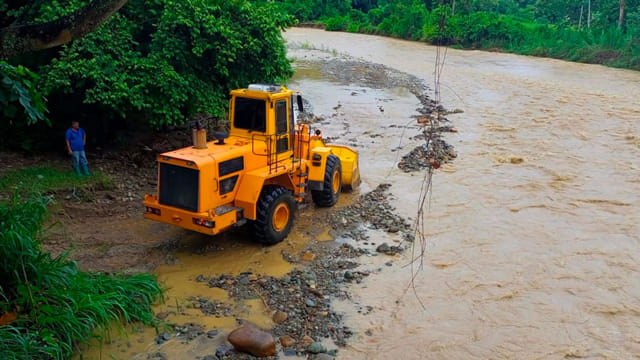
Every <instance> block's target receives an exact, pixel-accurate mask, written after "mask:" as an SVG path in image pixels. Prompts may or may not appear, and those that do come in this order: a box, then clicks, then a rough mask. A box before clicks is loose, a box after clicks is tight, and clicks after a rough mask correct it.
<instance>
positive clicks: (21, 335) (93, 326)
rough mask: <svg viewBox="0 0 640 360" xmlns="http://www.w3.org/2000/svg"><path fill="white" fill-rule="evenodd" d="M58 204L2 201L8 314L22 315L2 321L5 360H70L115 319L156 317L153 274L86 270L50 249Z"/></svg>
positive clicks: (0, 267) (0, 296) (0, 299)
mask: <svg viewBox="0 0 640 360" xmlns="http://www.w3.org/2000/svg"><path fill="white" fill-rule="evenodd" d="M50 202H51V199H50V198H47V197H43V196H41V195H37V194H35V195H31V197H30V198H28V199H26V200H21V199H20V198H19V197H18V196H15V197H14V198H13V199H12V200H11V201H9V202H8V203H3V204H0V241H1V242H2V246H0V259H2V261H1V262H0V313H10V312H15V313H17V314H18V318H17V319H16V320H15V321H14V322H12V323H10V324H9V325H4V326H0V358H2V359H45V360H46V359H67V358H69V357H70V356H71V354H72V350H73V348H74V346H75V345H76V344H77V343H78V342H84V341H86V340H87V339H89V337H90V336H91V334H92V333H93V332H94V331H95V330H98V329H104V328H105V327H107V326H108V325H109V324H111V323H113V322H122V321H124V322H127V323H128V322H133V321H140V322H143V323H146V324H152V323H153V322H154V317H153V312H152V310H151V304H152V303H153V302H154V301H156V300H157V299H158V298H159V297H160V296H161V293H162V291H161V289H160V287H159V286H158V283H157V281H156V279H155V278H154V277H153V276H151V275H148V274H140V275H134V276H123V275H106V274H97V273H86V272H82V271H80V270H78V267H77V265H76V263H75V262H72V261H69V260H68V259H67V258H66V257H65V256H64V255H63V256H60V257H56V258H53V257H51V256H50V255H49V254H48V253H45V252H43V251H42V249H41V247H40V244H39V242H38V241H37V238H38V235H39V233H40V228H41V224H42V222H43V220H44V218H45V216H46V214H47V205H48V204H49V203H50Z"/></svg>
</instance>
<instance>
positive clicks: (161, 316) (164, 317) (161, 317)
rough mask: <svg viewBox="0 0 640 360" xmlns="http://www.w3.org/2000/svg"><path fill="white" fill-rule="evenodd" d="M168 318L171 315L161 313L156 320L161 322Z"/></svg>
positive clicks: (164, 312)
mask: <svg viewBox="0 0 640 360" xmlns="http://www.w3.org/2000/svg"><path fill="white" fill-rule="evenodd" d="M167 316H169V313H168V312H166V311H163V312H159V313H157V314H156V318H157V319H159V320H164V319H166V318H167Z"/></svg>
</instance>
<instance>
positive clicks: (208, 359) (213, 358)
mask: <svg viewBox="0 0 640 360" xmlns="http://www.w3.org/2000/svg"><path fill="white" fill-rule="evenodd" d="M202 360H220V358H219V357H217V356H215V355H207V356H205V357H203V358H202Z"/></svg>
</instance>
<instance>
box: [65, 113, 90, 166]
mask: <svg viewBox="0 0 640 360" xmlns="http://www.w3.org/2000/svg"><path fill="white" fill-rule="evenodd" d="M66 141H67V151H68V152H69V155H71V163H72V164H73V170H75V172H76V174H77V175H78V177H82V176H91V173H90V172H89V166H88V164H87V156H86V154H85V152H84V145H85V144H86V143H87V133H86V132H85V131H84V129H82V128H81V127H80V123H79V122H77V121H72V122H71V127H70V128H69V129H68V130H67V136H66Z"/></svg>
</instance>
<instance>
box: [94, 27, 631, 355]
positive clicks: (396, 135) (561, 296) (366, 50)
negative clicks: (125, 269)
mask: <svg viewBox="0 0 640 360" xmlns="http://www.w3.org/2000/svg"><path fill="white" fill-rule="evenodd" d="M285 38H286V39H287V41H288V42H289V44H290V53H289V56H290V57H292V58H295V59H296V62H295V66H296V69H297V73H296V76H295V77H294V79H292V81H291V83H290V84H289V87H290V88H292V89H295V90H300V91H301V92H302V93H303V94H304V95H305V97H306V98H307V99H309V100H310V102H311V104H312V106H313V111H314V113H315V114H316V115H322V116H323V117H324V118H325V120H324V121H322V122H321V123H320V124H316V125H317V126H318V127H320V128H322V129H323V130H324V134H325V136H328V137H331V138H333V139H335V140H334V141H335V142H336V143H343V144H350V145H352V146H354V147H356V148H357V149H358V150H359V151H360V154H361V173H362V174H361V175H362V178H363V185H362V189H361V190H360V191H361V192H365V191H368V190H371V189H372V188H375V187H376V186H377V185H378V184H380V183H391V184H392V187H391V189H390V191H391V193H392V194H393V200H392V202H393V205H394V206H395V207H396V208H397V212H398V213H399V214H401V215H403V216H405V217H410V218H412V219H415V216H416V213H417V210H418V196H419V193H420V186H421V184H422V181H423V177H424V174H423V173H420V172H416V173H404V172H402V171H400V170H399V169H397V167H396V166H395V165H396V164H397V161H398V160H399V156H402V155H404V154H406V153H408V152H409V151H410V150H411V149H413V148H414V147H415V146H417V145H418V144H420V142H419V140H413V139H411V137H413V136H415V135H417V134H418V132H419V128H418V127H417V126H414V125H415V120H413V119H411V116H412V115H416V112H415V109H416V108H417V107H418V106H419V102H418V100H417V99H416V97H415V96H414V95H412V94H411V93H410V92H409V91H408V90H407V89H406V88H403V87H389V88H374V87H368V86H366V85H363V84H362V83H359V82H358V81H352V83H346V82H344V81H338V80H336V78H335V76H328V75H327V74H325V73H324V72H323V71H322V67H321V66H319V65H318V64H321V63H322V62H326V61H328V60H331V59H336V58H337V59H345V58H349V59H351V60H354V59H355V60H357V61H361V62H372V63H378V64H383V65H386V66H388V67H390V68H393V69H396V70H398V71H401V72H405V73H408V74H411V75H414V76H416V77H418V78H420V79H423V80H424V81H425V82H426V83H427V84H429V85H432V84H431V83H432V74H433V71H434V59H435V54H436V49H435V48H434V47H431V46H427V45H425V44H421V43H414V42H408V41H401V40H394V39H389V38H384V37H375V36H366V35H359V34H347V33H331V32H324V31H321V30H314V29H302V28H296V29H290V30H288V31H287V32H286V33H285ZM441 89H442V104H443V105H444V106H445V107H446V108H448V109H461V110H463V111H464V112H463V113H459V114H455V115H449V119H450V120H451V121H452V123H453V125H454V126H455V127H456V128H457V129H458V131H459V132H458V133H455V134H449V135H447V136H446V138H447V141H448V142H449V143H451V144H452V145H454V146H455V148H456V151H457V153H458V158H457V159H456V160H455V161H454V162H453V163H450V164H445V165H444V166H443V167H442V168H440V169H439V170H437V171H436V173H435V176H434V178H433V192H432V195H431V198H430V205H429V209H428V211H427V212H425V214H424V220H425V224H426V227H425V229H426V230H425V234H424V235H425V236H426V239H427V244H426V250H427V251H426V255H425V256H424V258H423V259H422V260H423V263H424V267H423V268H422V269H417V263H414V265H415V266H410V264H411V258H412V251H411V249H409V250H408V251H407V252H405V253H404V254H403V255H400V256H395V257H389V256H386V255H380V256H368V257H363V258H361V262H362V265H361V267H362V268H363V269H364V270H371V271H372V272H375V273H374V274H372V275H371V276H369V277H368V278H367V279H366V280H365V281H363V282H362V283H361V284H355V285H353V286H351V288H350V290H351V294H352V299H350V300H348V301H341V302H336V303H335V307H336V308H337V309H338V310H340V311H341V312H343V313H344V314H345V323H346V325H347V326H349V327H351V328H352V329H354V330H355V335H354V337H353V338H351V339H350V340H349V341H348V345H347V347H346V348H341V349H340V351H339V354H338V358H339V359H391V358H400V357H401V358H403V359H565V358H584V359H633V358H639V357H640V100H639V99H640V73H639V72H633V71H626V70H618V69H610V68H605V67H602V66H594V65H584V64H576V63H568V62H563V61H557V60H550V59H540V58H532V57H522V56H516V55H510V54H499V53H488V52H480V51H457V50H451V49H450V50H448V52H447V57H446V65H445V68H444V72H443V76H442V86H441ZM407 125H408V126H407ZM353 199H355V196H353V195H352V196H345V197H343V198H341V203H340V204H339V205H344V204H346V203H348V202H349V201H353ZM314 211H317V210H314V209H312V208H311V209H306V210H304V211H303V212H302V214H301V215H300V219H299V221H298V224H297V225H296V229H295V230H294V233H293V235H292V236H291V237H290V239H288V240H287V241H285V242H284V243H282V244H279V245H277V246H275V247H273V248H270V249H267V250H265V249H264V248H262V247H259V246H254V245H251V244H249V243H247V242H242V243H240V244H235V243H234V242H233V240H229V239H226V238H225V239H223V240H222V241H221V243H220V244H222V245H218V248H216V250H215V251H210V252H209V253H208V254H205V256H201V255H193V254H179V256H178V259H179V261H178V264H176V265H173V266H163V267H161V268H159V269H158V270H157V274H158V275H159V277H160V279H161V280H163V281H165V283H166V284H168V285H169V286H170V287H171V288H172V289H173V290H170V293H169V295H168V298H169V301H167V303H166V304H164V305H161V306H160V307H159V308H158V310H159V311H163V310H170V309H171V307H172V306H175V307H178V306H179V302H180V299H181V298H184V297H185V296H187V295H193V296H202V295H206V296H208V297H210V298H214V299H226V298H227V295H226V294H225V293H224V291H222V292H220V291H218V290H220V289H209V288H207V287H206V286H204V285H202V284H197V283H195V282H194V278H195V277H196V276H197V275H198V274H202V273H205V274H209V275H214V274H220V273H223V272H225V271H228V272H231V273H239V272H241V271H246V270H247V269H248V270H250V271H254V272H257V273H264V274H270V275H273V276H280V275H283V274H284V273H286V272H287V271H289V270H290V269H291V267H292V265H291V264H289V263H288V262H286V261H284V260H283V259H282V256H281V255H280V254H281V252H282V251H289V252H295V251H299V250H300V249H302V248H304V245H305V244H306V242H308V241H309V231H308V227H313V226H314V222H313V220H312V219H313V217H314V216H317V214H314ZM323 211H325V210H323ZM326 211H330V210H326ZM321 215H322V216H325V215H326V214H321ZM140 226H141V228H143V227H145V226H149V225H140ZM154 226H155V225H154ZM145 229H146V228H143V230H145ZM145 231H146V230H145ZM314 231H315V232H314V234H315V235H314V237H315V238H316V240H331V237H329V236H328V234H327V232H326V231H327V229H326V228H325V229H315V230H314ZM155 236H158V232H156V234H155ZM369 236H370V239H371V240H372V241H375V242H377V243H381V242H389V243H392V242H394V241H395V242H397V241H398V240H399V238H398V236H396V235H394V234H387V233H382V232H376V231H373V230H371V231H370V232H369ZM335 241H347V240H346V239H340V238H338V239H335ZM416 245H418V244H417V243H416ZM233 259H242V260H241V261H237V260H233ZM389 262H390V263H389ZM386 263H389V264H386ZM385 265H387V266H385ZM388 265H392V266H388ZM380 268H382V269H383V270H382V271H377V269H380ZM412 274H415V280H414V282H413V284H412V283H411V282H410V279H411V277H412ZM242 306H243V308H244V309H245V318H249V319H250V320H252V321H253V322H255V323H257V324H259V325H261V326H264V327H269V326H271V325H273V324H272V323H271V320H270V317H269V316H268V314H266V313H265V309H264V306H263V304H261V303H259V302H256V303H247V304H242ZM367 306H369V307H370V311H364V312H363V311H361V310H362V309H363V307H367ZM183 316H185V318H182V319H171V320H174V321H199V322H200V323H204V324H205V325H206V326H207V329H208V328H209V327H217V328H220V329H223V330H225V329H227V330H228V329H230V328H233V326H234V325H235V324H234V321H233V319H232V318H227V319H225V318H222V319H209V320H207V321H205V320H202V319H201V316H200V315H199V311H193V312H192V313H191V315H189V313H188V312H187V314H186V315H184V314H183ZM147 335H148V336H147V337H145V335H144V334H143V335H140V336H138V335H136V336H133V337H131V338H130V340H128V341H130V344H128V349H127V350H122V349H121V348H119V349H118V350H113V352H110V350H109V347H108V346H105V347H103V355H102V357H103V358H105V356H106V355H107V354H110V356H112V357H116V358H136V359H147V358H148V355H147V354H144V352H145V351H146V352H150V351H156V350H157V348H156V347H154V346H155V345H153V336H154V335H153V334H147ZM114 343H116V344H117V343H118V341H114ZM131 343H133V345H131ZM211 346H213V345H207V344H203V343H198V342H196V343H195V344H191V345H184V344H180V343H178V342H177V341H170V342H167V343H166V344H164V345H163V346H162V347H161V348H159V350H160V351H162V352H163V353H164V354H165V355H166V357H167V358H169V359H174V358H175V359H183V358H184V359H187V358H189V359H191V358H195V357H196V356H204V355H208V354H211V353H212V352H214V351H212V347H211ZM213 349H215V348H213ZM136 352H138V355H136ZM140 352H142V353H143V354H140ZM91 354H92V353H91V352H88V353H86V354H85V358H98V356H96V355H95V354H94V355H91ZM92 356H93V357H92ZM106 358H108V357H106Z"/></svg>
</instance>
